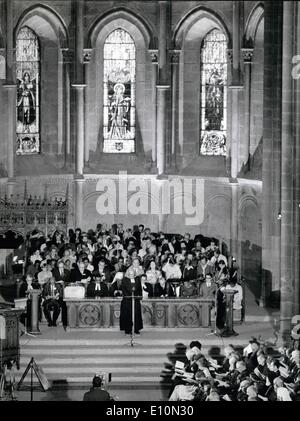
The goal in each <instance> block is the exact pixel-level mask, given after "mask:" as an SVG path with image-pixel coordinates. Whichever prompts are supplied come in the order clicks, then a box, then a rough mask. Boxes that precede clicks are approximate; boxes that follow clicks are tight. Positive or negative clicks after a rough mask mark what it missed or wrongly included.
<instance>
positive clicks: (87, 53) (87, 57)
mask: <svg viewBox="0 0 300 421" xmlns="http://www.w3.org/2000/svg"><path fill="white" fill-rule="evenodd" d="M92 54H93V49H92V48H85V49H84V50H83V63H84V65H85V72H84V73H85V83H86V85H87V68H88V65H89V63H90V61H91V58H92ZM86 94H87V91H86V90H85V101H84V102H85V104H86V103H87V98H86ZM85 117H86V116H85ZM85 126H86V125H85ZM87 130H88V128H87V127H85V143H84V167H85V168H86V169H87V170H88V168H89V160H90V145H89V142H88V136H87Z"/></svg>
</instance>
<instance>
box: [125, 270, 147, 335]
mask: <svg viewBox="0 0 300 421" xmlns="http://www.w3.org/2000/svg"><path fill="white" fill-rule="evenodd" d="M122 292H123V299H122V302H121V311H120V330H125V335H128V334H131V333H132V324H133V323H132V298H131V297H132V293H133V294H134V296H135V297H136V298H135V300H134V301H135V303H134V333H135V334H139V333H140V330H141V329H143V320H142V309H141V298H139V297H142V285H141V280H140V278H139V277H138V276H137V277H135V276H134V270H133V269H132V268H130V269H129V270H128V277H125V278H124V279H123V282H122Z"/></svg>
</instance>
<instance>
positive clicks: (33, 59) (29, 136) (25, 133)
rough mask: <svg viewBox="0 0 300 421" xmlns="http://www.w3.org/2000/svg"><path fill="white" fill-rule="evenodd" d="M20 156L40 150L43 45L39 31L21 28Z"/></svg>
mask: <svg viewBox="0 0 300 421" xmlns="http://www.w3.org/2000/svg"><path fill="white" fill-rule="evenodd" d="M16 76H17V103H16V108H17V110H16V118H17V148H16V152H17V155H29V154H36V153H39V152H40V124H39V119H40V48H39V40H38V38H37V36H36V34H35V33H34V32H33V31H32V30H31V29H30V28H28V27H27V26H25V27H23V28H21V29H20V31H19V33H18V36H17V43H16Z"/></svg>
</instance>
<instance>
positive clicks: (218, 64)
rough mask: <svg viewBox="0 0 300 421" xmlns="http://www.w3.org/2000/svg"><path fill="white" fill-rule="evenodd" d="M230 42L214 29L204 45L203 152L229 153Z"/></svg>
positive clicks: (202, 90) (202, 63)
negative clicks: (228, 76)
mask: <svg viewBox="0 0 300 421" xmlns="http://www.w3.org/2000/svg"><path fill="white" fill-rule="evenodd" d="M226 50H227V42H226V37H225V35H224V34H223V33H222V32H221V31H220V30H218V29H213V30H212V31H211V32H209V33H208V34H207V35H206V37H205V38H204V40H203V43H202V47H201V135H200V137H201V138H200V154H201V155H223V156H225V155H226V118H227V108H226V106H227V86H226V85H227V57H226Z"/></svg>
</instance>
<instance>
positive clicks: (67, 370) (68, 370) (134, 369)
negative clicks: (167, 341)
mask: <svg viewBox="0 0 300 421" xmlns="http://www.w3.org/2000/svg"><path fill="white" fill-rule="evenodd" d="M26 367H27V364H24V366H22V368H23V369H25V368H26ZM41 367H42V368H43V370H44V372H45V373H46V374H47V373H48V374H50V373H54V374H57V373H59V375H60V376H62V375H63V374H72V373H74V371H76V373H77V374H79V373H82V374H87V373H91V374H95V373H97V372H98V371H99V368H101V367H94V366H88V365H86V366H80V367H79V366H77V365H74V366H70V367H59V368H58V367H49V366H48V365H47V366H46V365H45V364H44V365H43V366H42V365H41ZM162 368H163V367H155V368H153V367H151V366H150V367H149V366H146V367H142V370H141V367H139V366H131V367H128V366H127V367H114V366H113V365H111V367H110V370H109V372H110V373H119V374H121V373H124V375H126V374H127V373H129V372H131V373H135V374H136V375H139V374H140V373H141V372H142V373H143V375H145V373H149V374H151V375H152V376H153V375H154V374H155V373H156V374H157V375H159V374H160V372H161V369H162Z"/></svg>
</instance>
